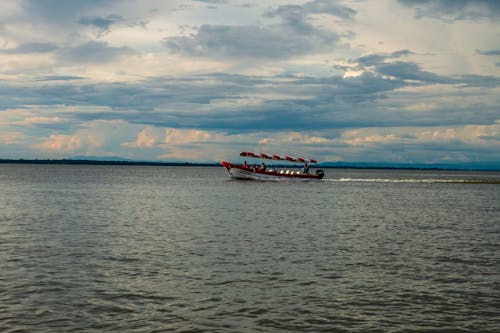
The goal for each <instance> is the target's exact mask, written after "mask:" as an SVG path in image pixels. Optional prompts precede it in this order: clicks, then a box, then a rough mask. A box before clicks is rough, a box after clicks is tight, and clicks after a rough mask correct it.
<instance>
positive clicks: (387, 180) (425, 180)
mask: <svg viewBox="0 0 500 333" xmlns="http://www.w3.org/2000/svg"><path fill="white" fill-rule="evenodd" d="M324 180H326V181H331V182H359V183H362V182H365V183H491V182H492V181H491V180H483V179H438V178H419V179H417V178H408V179H394V178H350V177H347V178H339V179H324Z"/></svg>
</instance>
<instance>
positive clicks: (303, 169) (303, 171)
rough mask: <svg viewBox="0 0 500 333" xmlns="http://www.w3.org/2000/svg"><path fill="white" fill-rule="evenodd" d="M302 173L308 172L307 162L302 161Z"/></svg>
mask: <svg viewBox="0 0 500 333" xmlns="http://www.w3.org/2000/svg"><path fill="white" fill-rule="evenodd" d="M302 173H309V166H308V165H307V163H304V167H303V168H302Z"/></svg>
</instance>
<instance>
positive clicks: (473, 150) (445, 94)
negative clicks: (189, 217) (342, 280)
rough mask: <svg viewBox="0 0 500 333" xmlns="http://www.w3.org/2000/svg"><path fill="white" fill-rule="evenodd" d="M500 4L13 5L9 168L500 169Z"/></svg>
mask: <svg viewBox="0 0 500 333" xmlns="http://www.w3.org/2000/svg"><path fill="white" fill-rule="evenodd" d="M499 83H500V1H495V0H460V1H448V0H377V1H363V0H345V1H340V0H338V1H336V0H331V1H327V0H312V1H298V0H297V1H283V0H266V1H248V0H242V1H239V0H197V1H194V0H179V1H174V0H173V1H161V0H141V1H137V0H85V1H84V0H74V1H65V0H5V1H2V2H0V158H67V157H72V156H81V155H88V156H120V157H124V158H130V159H139V160H170V161H178V160H180V161H212V160H220V159H231V158H232V157H236V156H237V155H238V154H239V152H240V151H243V150H252V151H254V150H255V151H258V152H269V153H278V154H291V155H299V156H305V157H308V156H310V157H314V158H317V159H319V160H320V161H351V162H355V161H370V162H404V163H413V162H414V163H439V162H471V161H499V160H500V86H499Z"/></svg>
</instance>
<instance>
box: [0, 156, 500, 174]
mask: <svg viewBox="0 0 500 333" xmlns="http://www.w3.org/2000/svg"><path fill="white" fill-rule="evenodd" d="M0 164H55V165H124V166H126V165H132V166H181V167H218V166H220V163H218V162H206V163H197V162H151V161H126V160H125V161H121V160H120V161H110V160H92V159H89V160H85V159H0ZM278 166H279V167H287V168H294V167H297V168H299V167H301V166H299V165H297V166H294V165H278ZM313 167H314V168H323V169H380V170H384V169H386V170H449V171H500V167H497V166H496V165H495V166H491V165H487V164H484V165H481V164H464V165H461V164H457V165H441V164H428V165H422V164H415V165H411V164H403V165H402V164H393V165H391V164H388V163H362V162H360V163H356V162H352V163H348V162H325V163H324V164H322V163H320V164H318V165H314V166H313Z"/></svg>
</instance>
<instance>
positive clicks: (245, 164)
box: [242, 161, 248, 169]
mask: <svg viewBox="0 0 500 333" xmlns="http://www.w3.org/2000/svg"><path fill="white" fill-rule="evenodd" d="M242 167H243V169H248V164H247V161H245V162H243V165H242Z"/></svg>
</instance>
